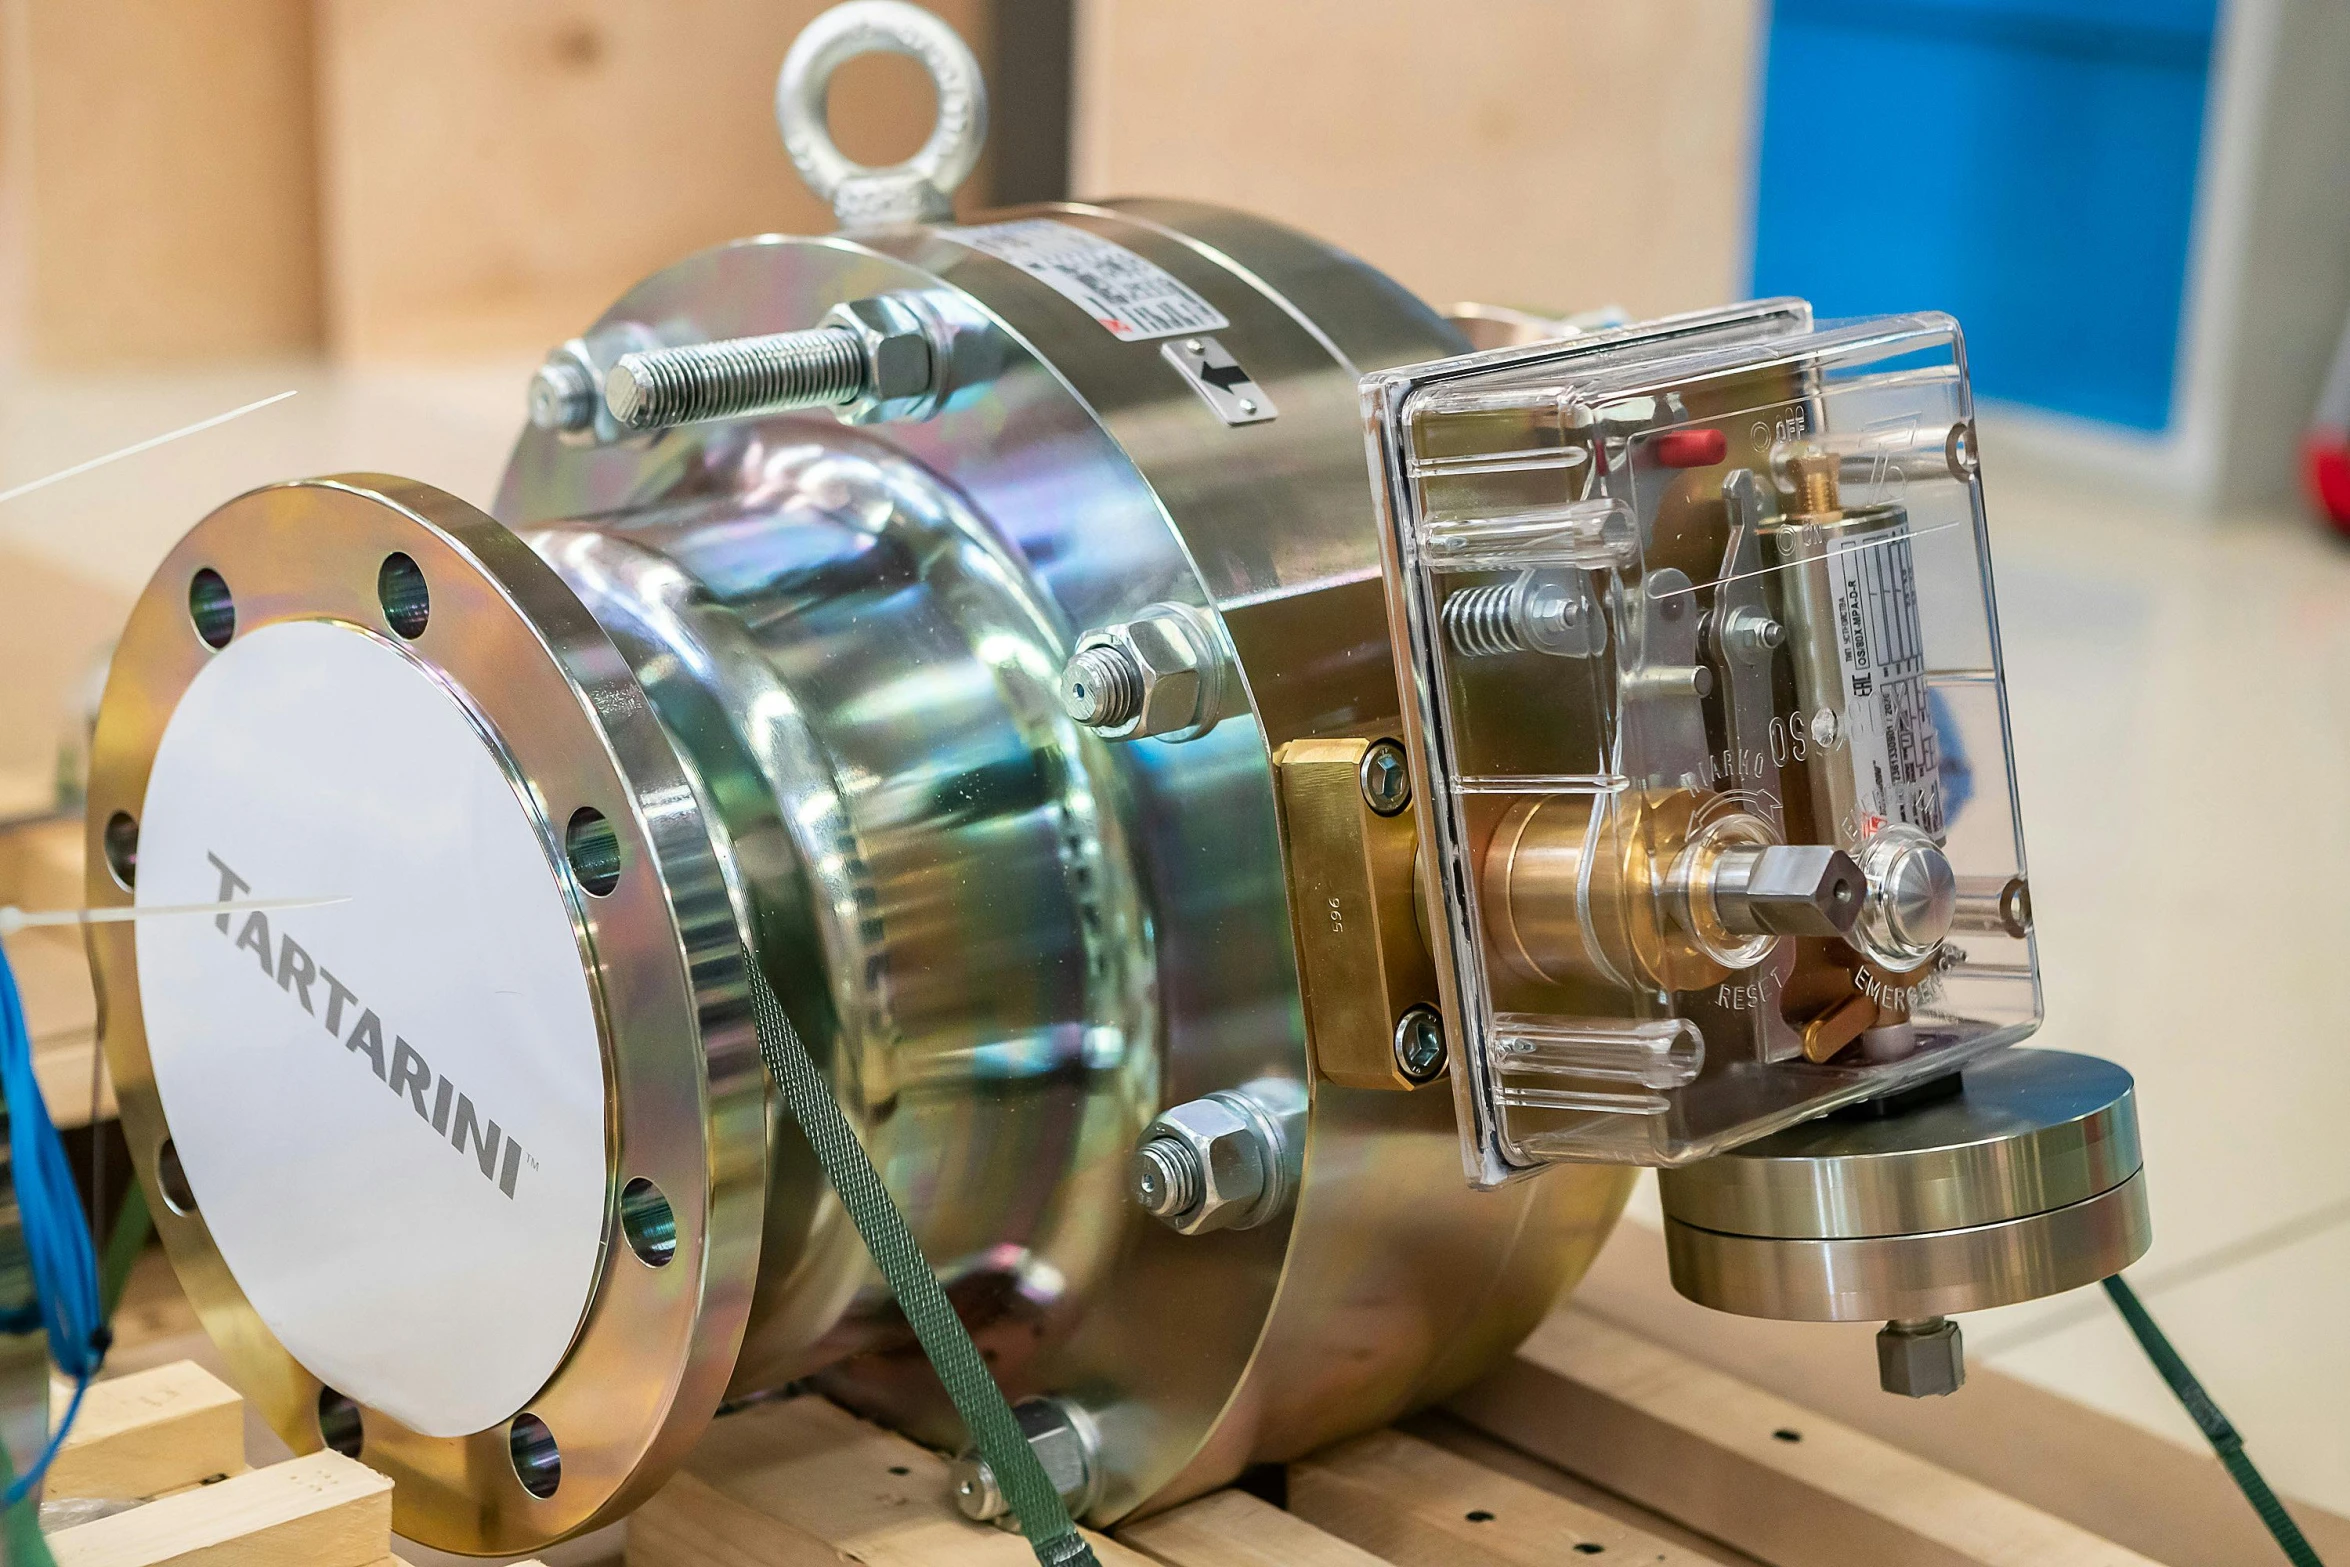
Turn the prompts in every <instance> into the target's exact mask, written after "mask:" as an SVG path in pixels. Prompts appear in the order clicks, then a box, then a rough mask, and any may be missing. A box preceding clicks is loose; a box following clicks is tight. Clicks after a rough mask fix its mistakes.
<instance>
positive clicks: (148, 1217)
mask: <svg viewBox="0 0 2350 1567" xmlns="http://www.w3.org/2000/svg"><path fill="white" fill-rule="evenodd" d="M154 1233H155V1219H154V1215H152V1214H150V1213H149V1212H148V1211H147V1188H146V1187H144V1186H141V1185H140V1184H139V1183H138V1182H137V1181H136V1180H134V1181H132V1182H131V1189H130V1190H129V1191H127V1192H125V1193H123V1194H122V1211H121V1212H119V1213H117V1214H116V1215H115V1216H114V1229H113V1232H112V1233H110V1234H109V1235H108V1236H107V1237H106V1254H105V1255H104V1256H103V1257H100V1258H99V1259H98V1310H99V1313H100V1314H101V1315H102V1316H104V1317H105V1318H106V1320H107V1321H108V1322H112V1321H113V1320H114V1310H115V1308H116V1307H117V1306H120V1305H121V1304H122V1292H123V1291H124V1290H126V1289H128V1288H130V1282H131V1268H132V1266H133V1265H134V1264H135V1263H137V1262H138V1260H139V1253H140V1252H141V1251H142V1250H144V1249H145V1247H146V1245H147V1237H149V1236H150V1235H153V1234H154Z"/></svg>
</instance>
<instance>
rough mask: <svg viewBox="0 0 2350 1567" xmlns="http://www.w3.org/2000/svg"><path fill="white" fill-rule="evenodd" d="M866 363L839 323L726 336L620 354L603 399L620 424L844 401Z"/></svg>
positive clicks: (665, 423)
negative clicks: (715, 340) (801, 329)
mask: <svg viewBox="0 0 2350 1567" xmlns="http://www.w3.org/2000/svg"><path fill="white" fill-rule="evenodd" d="M869 371H870V367H869V366H868V364H867V362H866V355H865V344H864V342H863V341H862V340H861V339H860V338H859V337H858V336H857V334H856V333H854V332H852V331H849V330H848V329H847V328H845V327H830V326H820V327H814V328H811V329H810V330H808V331H805V332H777V333H775V334H773V335H772V336H768V337H736V338H727V339H723V340H721V341H719V342H715V343H695V344H692V345H691V346H688V347H684V348H656V349H652V350H650V351H648V352H645V353H637V354H623V355H621V356H620V360H619V362H618V363H616V364H614V365H613V366H612V369H611V370H610V372H609V373H607V374H606V375H605V377H604V403H605V406H606V407H608V408H610V409H611V411H612V417H613V418H614V419H615V420H617V421H619V423H620V424H621V425H622V426H623V427H624V428H626V429H630V430H662V429H667V428H669V427H670V426H672V425H680V424H691V423H694V422H695V421H697V420H702V419H728V418H737V417H740V416H742V415H746V414H754V413H762V414H764V413H784V412H788V411H790V410H792V409H795V408H822V407H833V406H839V405H842V404H846V403H852V402H854V401H856V400H857V398H858V397H859V396H860V395H862V393H863V392H864V390H865V383H866V379H867V376H868V374H869Z"/></svg>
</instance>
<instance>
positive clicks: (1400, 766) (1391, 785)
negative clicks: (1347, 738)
mask: <svg viewBox="0 0 2350 1567" xmlns="http://www.w3.org/2000/svg"><path fill="white" fill-rule="evenodd" d="M1360 776H1361V778H1362V783H1363V803H1364V804H1365V805H1367V806H1369V807H1370V808H1371V809H1372V810H1373V811H1375V812H1377V813H1378V814H1379V815H1381V816H1393V815H1395V814H1397V813H1398V812H1400V811H1401V810H1403V808H1404V807H1405V806H1407V805H1409V804H1411V803H1412V769H1411V764H1410V763H1409V762H1407V761H1405V760H1404V754H1403V747H1402V746H1400V745H1398V744H1396V743H1395V742H1394V741H1393V740H1374V741H1373V742H1371V745H1370V747H1369V748H1368V749H1367V750H1365V751H1364V752H1363V765H1362V768H1361V773H1360Z"/></svg>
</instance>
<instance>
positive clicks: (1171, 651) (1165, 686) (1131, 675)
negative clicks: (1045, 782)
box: [1060, 604, 1226, 741]
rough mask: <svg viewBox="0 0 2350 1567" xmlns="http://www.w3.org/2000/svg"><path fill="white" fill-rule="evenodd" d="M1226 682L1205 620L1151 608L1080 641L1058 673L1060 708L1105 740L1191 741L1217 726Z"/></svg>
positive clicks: (1175, 607)
mask: <svg viewBox="0 0 2350 1567" xmlns="http://www.w3.org/2000/svg"><path fill="white" fill-rule="evenodd" d="M1225 684H1226V675H1225V664H1224V655H1223V650H1222V644H1221V643H1220V642H1219V640H1218V639H1217V637H1216V635H1215V633H1214V631H1213V630H1211V629H1210V627H1209V624H1208V620H1207V617H1206V616H1205V615H1203V614H1202V613H1201V612H1200V611H1198V610H1195V609H1192V608H1189V607H1188V606H1186V605H1182V604H1154V605H1152V606H1151V607H1150V608H1148V609H1146V610H1144V611H1143V612H1142V613H1141V614H1139V615H1137V616H1136V617H1135V618H1134V619H1132V620H1127V621H1120V622H1119V623H1117V624H1115V625H1109V626H1104V627H1102V628H1101V629H1100V630H1098V631H1088V632H1087V633H1085V635H1084V636H1082V637H1080V638H1078V639H1077V651H1076V653H1075V654H1074V655H1073V656H1072V657H1071V658H1070V660H1069V662H1068V664H1067V665H1066V666H1064V667H1063V669H1062V670H1061V684H1060V696H1061V708H1062V711H1064V712H1066V713H1067V714H1068V715H1069V716H1070V717H1071V718H1073V719H1075V720H1076V721H1077V722H1078V723H1081V724H1083V725H1084V726H1085V727H1086V728H1088V729H1090V730H1092V731H1093V732H1094V733H1095V734H1097V735H1100V736H1101V737H1102V738H1103V739H1105V740H1141V739H1146V738H1148V739H1158V740H1166V741H1178V740H1193V739H1197V738H1198V737H1199V736H1201V735H1203V734H1206V733H1207V732H1208V731H1209V730H1211V729H1213V728H1215V727H1216V722H1217V720H1218V719H1219V718H1220V717H1221V716H1222V713H1221V707H1222V703H1223V697H1224V688H1225Z"/></svg>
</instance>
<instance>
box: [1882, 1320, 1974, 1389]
mask: <svg viewBox="0 0 2350 1567" xmlns="http://www.w3.org/2000/svg"><path fill="white" fill-rule="evenodd" d="M1877 1382H1878V1385H1880V1386H1881V1387H1883V1388H1884V1389H1885V1391H1886V1392H1888V1393H1898V1394H1900V1395H1901V1396H1902V1397H1904V1398H1940V1397H1943V1396H1944V1395H1946V1394H1950V1393H1955V1392H1957V1391H1958V1390H1959V1389H1960V1388H1962V1387H1964V1386H1966V1345H1965V1341H1964V1340H1963V1339H1962V1338H1960V1336H1959V1332H1958V1324H1957V1323H1955V1322H1953V1321H1951V1320H1950V1319H1949V1318H1948V1317H1904V1318H1897V1319H1896V1320H1894V1321H1892V1322H1888V1323H1886V1324H1885V1325H1884V1326H1883V1327H1882V1328H1879V1329H1878V1330H1877Z"/></svg>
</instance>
